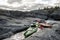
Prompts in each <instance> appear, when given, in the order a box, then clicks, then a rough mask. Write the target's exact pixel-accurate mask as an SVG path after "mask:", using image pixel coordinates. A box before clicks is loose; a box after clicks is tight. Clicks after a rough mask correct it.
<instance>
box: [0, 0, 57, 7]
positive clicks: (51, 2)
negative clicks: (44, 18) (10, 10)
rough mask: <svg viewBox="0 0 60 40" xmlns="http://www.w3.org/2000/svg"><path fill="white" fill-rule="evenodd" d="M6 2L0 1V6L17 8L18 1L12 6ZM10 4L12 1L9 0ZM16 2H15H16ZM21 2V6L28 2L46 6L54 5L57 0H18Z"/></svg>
mask: <svg viewBox="0 0 60 40" xmlns="http://www.w3.org/2000/svg"><path fill="white" fill-rule="evenodd" d="M7 1H8V0H0V5H12V6H17V5H18V4H20V3H18V0H14V2H15V3H13V4H9V3H8V2H7ZM10 1H11V2H12V0H10ZM16 1H17V2H16ZM20 1H22V4H25V2H27V3H29V2H33V3H37V4H48V5H54V3H56V2H57V0H20Z"/></svg>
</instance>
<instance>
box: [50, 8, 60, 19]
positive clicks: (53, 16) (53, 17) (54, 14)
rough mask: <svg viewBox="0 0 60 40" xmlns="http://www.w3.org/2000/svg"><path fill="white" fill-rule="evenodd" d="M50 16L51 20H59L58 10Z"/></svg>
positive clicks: (59, 10)
mask: <svg viewBox="0 0 60 40" xmlns="http://www.w3.org/2000/svg"><path fill="white" fill-rule="evenodd" d="M50 16H51V18H52V19H55V20H60V9H58V10H56V11H54V12H53V13H52V14H51V15H50Z"/></svg>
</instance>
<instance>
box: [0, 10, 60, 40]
mask: <svg viewBox="0 0 60 40" xmlns="http://www.w3.org/2000/svg"><path fill="white" fill-rule="evenodd" d="M56 14H57V13H56ZM56 14H55V13H52V14H51V15H50V16H53V17H51V19H52V20H53V19H54V16H55V15H56ZM47 15H48V12H47V11H45V10H34V11H30V12H21V11H7V10H0V32H1V33H0V40H3V39H4V40H8V39H9V40H18V39H19V40H20V39H21V36H20V35H21V34H22V36H23V33H21V31H23V30H26V29H27V28H28V27H29V26H27V27H26V25H30V23H32V22H33V21H34V20H36V19H48V16H47ZM57 15H58V14H57ZM57 17H59V16H57ZM58 19H59V18H58ZM58 19H57V20H58ZM52 20H47V22H48V23H50V24H52V25H53V28H52V29H44V30H39V31H38V32H36V33H34V34H33V35H32V36H30V37H28V38H26V39H24V40H59V38H60V36H59V35H60V33H59V31H60V30H59V28H60V27H59V26H60V21H55V20H53V21H52ZM23 32H24V31H23ZM16 33H17V34H16ZM14 34H15V35H16V36H15V35H14ZM17 35H18V36H17ZM12 36H13V37H12ZM5 38H7V39H5ZM12 38H14V39H12ZM15 38H16V39H15Z"/></svg>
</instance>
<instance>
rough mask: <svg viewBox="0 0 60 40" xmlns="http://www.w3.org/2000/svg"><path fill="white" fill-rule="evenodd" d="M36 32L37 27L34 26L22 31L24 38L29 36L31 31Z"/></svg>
mask: <svg viewBox="0 0 60 40" xmlns="http://www.w3.org/2000/svg"><path fill="white" fill-rule="evenodd" d="M35 32H37V28H35V27H30V28H28V30H27V31H26V32H25V33H24V36H25V38H27V37H29V36H30V35H32V34H33V33H35Z"/></svg>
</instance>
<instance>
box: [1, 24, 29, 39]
mask: <svg viewBox="0 0 60 40" xmlns="http://www.w3.org/2000/svg"><path fill="white" fill-rule="evenodd" d="M0 26H1V25H0ZM27 28H28V27H26V26H1V27H0V40H2V39H5V38H8V37H10V36H11V35H14V34H16V33H18V32H21V31H24V30H26V29H27Z"/></svg>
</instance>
